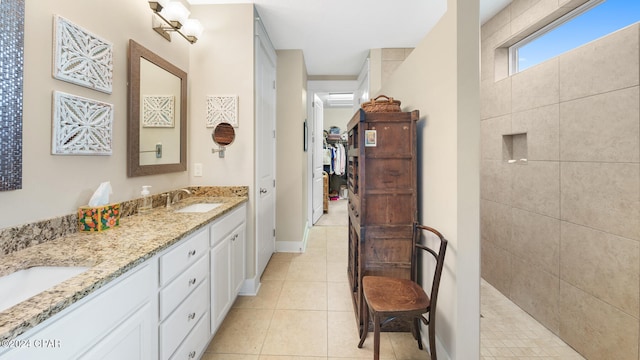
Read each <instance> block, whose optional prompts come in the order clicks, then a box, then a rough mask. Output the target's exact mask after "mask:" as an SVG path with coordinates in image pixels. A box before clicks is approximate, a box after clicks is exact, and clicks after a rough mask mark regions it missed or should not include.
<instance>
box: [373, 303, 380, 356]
mask: <svg viewBox="0 0 640 360" xmlns="http://www.w3.org/2000/svg"><path fill="white" fill-rule="evenodd" d="M373 360H380V318H379V317H378V314H377V313H375V314H373Z"/></svg>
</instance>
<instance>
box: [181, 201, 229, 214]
mask: <svg viewBox="0 0 640 360" xmlns="http://www.w3.org/2000/svg"><path fill="white" fill-rule="evenodd" d="M220 205H222V204H220V203H198V204H192V205H189V206H185V207H183V208H182V209H178V210H176V212H179V213H190V212H193V213H204V212H207V211H211V210H213V209H215V208H217V207H218V206H220Z"/></svg>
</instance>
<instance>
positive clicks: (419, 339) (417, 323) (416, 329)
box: [412, 318, 422, 350]
mask: <svg viewBox="0 0 640 360" xmlns="http://www.w3.org/2000/svg"><path fill="white" fill-rule="evenodd" d="M412 332H413V338H414V339H416V341H417V342H418V349H420V350H422V337H421V336H420V319H419V318H414V319H413V329H412Z"/></svg>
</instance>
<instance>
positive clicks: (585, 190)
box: [481, 0, 640, 360]
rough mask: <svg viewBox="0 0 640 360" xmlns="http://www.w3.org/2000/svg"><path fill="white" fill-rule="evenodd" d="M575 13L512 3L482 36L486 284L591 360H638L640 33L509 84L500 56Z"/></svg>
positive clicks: (592, 46)
mask: <svg viewBox="0 0 640 360" xmlns="http://www.w3.org/2000/svg"><path fill="white" fill-rule="evenodd" d="M582 2H584V1H560V5H554V4H553V3H555V2H552V1H548V0H540V1H532V0H514V1H513V3H512V4H511V5H509V6H508V7H507V8H506V9H505V10H503V11H502V12H501V13H499V14H498V15H496V16H495V17H494V18H493V19H491V20H490V21H489V22H487V23H486V24H485V25H484V26H483V27H482V89H481V94H482V107H481V115H482V125H481V128H482V183H481V197H482V203H481V232H482V237H481V239H482V247H481V251H482V276H483V278H484V279H485V280H486V281H488V282H489V283H491V284H492V285H493V286H494V287H495V288H497V289H498V290H499V291H501V292H502V293H503V294H505V295H506V296H507V297H509V298H510V299H511V300H512V301H513V302H514V303H516V304H517V305H519V306H520V307H521V308H522V309H524V310H525V311H527V312H528V313H529V314H531V315H532V316H533V317H535V318H536V319H537V320H538V321H540V322H541V323H542V324H543V325H545V326H546V327H547V328H549V329H550V330H552V331H553V332H554V333H556V334H557V335H558V336H560V337H561V338H562V339H563V340H564V341H566V342H567V343H569V345H571V346H572V347H574V348H575V349H576V350H578V351H579V352H580V353H581V354H582V355H584V356H585V357H586V358H587V359H633V360H638V359H639V343H640V90H639V89H640V87H639V84H640V75H639V72H640V50H639V48H640V46H639V44H640V25H639V24H635V25H633V26H630V27H627V28H625V29H622V30H620V31H618V32H615V33H613V34H610V35H609V36H606V37H604V38H602V39H599V40H596V41H594V42H592V43H589V44H587V45H585V46H582V47H580V48H578V49H575V50H573V51H571V52H569V53H566V54H563V55H561V56H559V57H556V58H553V59H550V60H548V61H546V62H544V63H542V64H539V65H537V66H534V67H532V68H529V69H527V70H525V71H523V72H521V73H518V74H516V75H513V76H507V71H506V70H505V69H504V66H505V65H506V64H507V61H506V59H505V56H506V55H505V50H504V49H500V48H499V46H502V45H504V44H508V43H509V42H510V41H511V43H512V42H513V41H514V40H516V39H518V38H521V37H522V31H528V30H526V29H528V28H529V27H535V26H537V25H536V24H540V23H543V22H545V21H547V20H548V19H549V18H550V17H555V16H558V14H559V13H565V12H567V11H568V10H569V8H568V7H576V6H578V5H579V3H582ZM549 4H552V5H549ZM563 6H567V7H563ZM521 133H526V137H527V140H526V141H527V160H528V161H527V162H526V163H523V162H517V163H512V164H510V163H508V162H507V161H505V160H504V159H505V157H504V146H503V135H510V134H521Z"/></svg>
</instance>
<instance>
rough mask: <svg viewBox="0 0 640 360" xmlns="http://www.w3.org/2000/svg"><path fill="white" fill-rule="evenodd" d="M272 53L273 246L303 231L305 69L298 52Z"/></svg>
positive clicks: (298, 237) (300, 236) (294, 238)
mask: <svg viewBox="0 0 640 360" xmlns="http://www.w3.org/2000/svg"><path fill="white" fill-rule="evenodd" d="M276 53H277V55H278V68H277V80H276V84H277V87H278V94H277V104H276V108H277V111H276V134H277V139H278V140H277V145H276V157H277V159H278V160H277V162H276V179H277V181H276V229H277V232H276V243H277V242H283V241H286V242H296V243H297V242H301V240H302V239H303V237H304V234H305V231H306V229H307V216H306V215H307V191H308V189H307V182H308V181H307V154H306V153H305V152H304V148H303V146H304V143H303V132H304V131H303V125H304V120H305V119H306V117H307V116H306V112H307V91H306V88H307V70H306V65H305V62H304V56H303V54H302V50H278V51H276ZM276 248H278V245H277V244H276Z"/></svg>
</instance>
